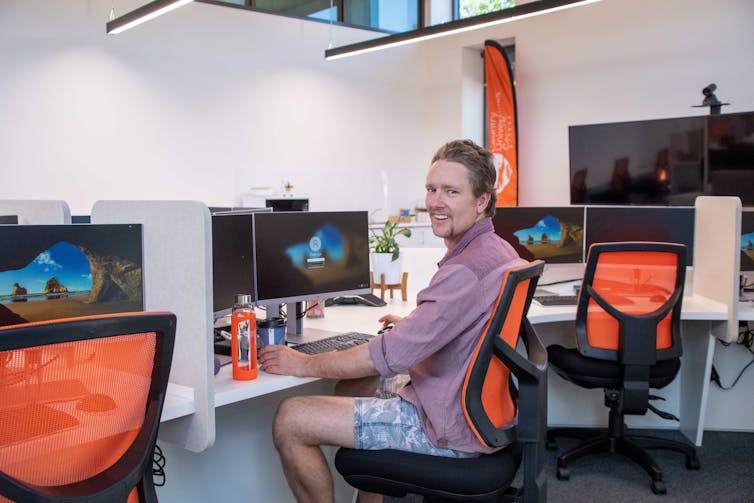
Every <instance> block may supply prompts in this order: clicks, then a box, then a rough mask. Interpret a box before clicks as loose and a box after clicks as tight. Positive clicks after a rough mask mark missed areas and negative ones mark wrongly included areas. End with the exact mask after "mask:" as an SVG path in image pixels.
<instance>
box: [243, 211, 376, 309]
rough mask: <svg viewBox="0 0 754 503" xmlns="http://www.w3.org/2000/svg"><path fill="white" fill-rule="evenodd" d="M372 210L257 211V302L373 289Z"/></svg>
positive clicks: (255, 220)
mask: <svg viewBox="0 0 754 503" xmlns="http://www.w3.org/2000/svg"><path fill="white" fill-rule="evenodd" d="M368 232H369V231H368V221H367V212H366V211H343V212H278V213H259V214H256V215H254V251H255V254H254V264H255V267H254V270H255V273H256V274H255V276H256V288H255V294H256V300H257V302H260V303H264V304H267V305H270V304H276V303H278V304H282V303H286V302H299V301H304V300H307V299H309V298H313V297H316V298H326V297H335V296H340V295H354V294H360V293H367V292H369V291H370V290H369V236H368Z"/></svg>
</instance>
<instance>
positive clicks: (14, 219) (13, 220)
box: [0, 215, 18, 224]
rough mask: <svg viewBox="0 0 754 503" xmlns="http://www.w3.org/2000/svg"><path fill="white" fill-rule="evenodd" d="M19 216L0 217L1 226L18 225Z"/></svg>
mask: <svg viewBox="0 0 754 503" xmlns="http://www.w3.org/2000/svg"><path fill="white" fill-rule="evenodd" d="M17 223H18V215H0V224H17Z"/></svg>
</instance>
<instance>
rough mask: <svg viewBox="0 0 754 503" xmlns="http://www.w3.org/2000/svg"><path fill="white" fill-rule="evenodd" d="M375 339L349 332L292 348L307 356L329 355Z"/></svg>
mask: <svg viewBox="0 0 754 503" xmlns="http://www.w3.org/2000/svg"><path fill="white" fill-rule="evenodd" d="M372 337H374V336H373V335H369V334H360V333H358V332H348V333H345V334H338V335H333V336H332V337H326V338H324V339H320V340H318V341H312V342H304V343H303V344H297V345H295V346H291V347H292V348H293V349H295V350H296V351H301V352H302V353H306V354H307V355H316V354H319V353H327V352H329V351H342V350H344V349H348V348H352V347H354V346H358V345H359V344H364V343H365V342H369V340H370V339H372Z"/></svg>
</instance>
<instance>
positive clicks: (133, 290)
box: [0, 224, 144, 325]
mask: <svg viewBox="0 0 754 503" xmlns="http://www.w3.org/2000/svg"><path fill="white" fill-rule="evenodd" d="M0 243H3V246H2V247H0V325H15V324H18V323H25V322H32V321H42V320H51V319H56V318H70V317H75V316H89V315H95V314H106V313H119V312H130V311H141V310H143V309H144V300H143V299H144V285H143V279H142V277H143V276H142V271H143V261H142V233H141V225H139V224H101V225H8V226H0Z"/></svg>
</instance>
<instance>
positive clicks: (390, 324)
mask: <svg viewBox="0 0 754 503" xmlns="http://www.w3.org/2000/svg"><path fill="white" fill-rule="evenodd" d="M392 328H393V324H392V323H388V324H387V325H385V326H383V327H382V328H381V329H379V330H377V335H380V334H384V333H385V332H387V331H388V330H392Z"/></svg>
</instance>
